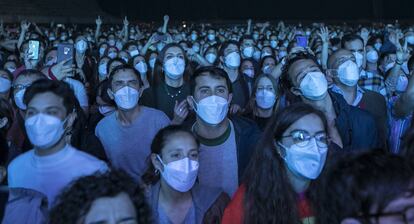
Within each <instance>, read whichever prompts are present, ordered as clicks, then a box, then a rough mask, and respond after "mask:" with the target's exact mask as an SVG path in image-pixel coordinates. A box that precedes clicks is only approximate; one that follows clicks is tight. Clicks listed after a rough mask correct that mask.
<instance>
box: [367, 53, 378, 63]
mask: <svg viewBox="0 0 414 224" xmlns="http://www.w3.org/2000/svg"><path fill="white" fill-rule="evenodd" d="M367 61H368V62H369V63H377V61H378V53H377V51H374V50H372V51H368V53H367Z"/></svg>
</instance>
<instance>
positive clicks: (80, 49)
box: [75, 40, 88, 53]
mask: <svg viewBox="0 0 414 224" xmlns="http://www.w3.org/2000/svg"><path fill="white" fill-rule="evenodd" d="M87 47H88V44H87V43H86V41H84V40H80V41H78V42H77V43H76V46H75V48H76V50H77V51H78V52H80V53H84V52H85V51H86V48H87Z"/></svg>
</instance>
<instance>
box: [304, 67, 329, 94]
mask: <svg viewBox="0 0 414 224" xmlns="http://www.w3.org/2000/svg"><path fill="white" fill-rule="evenodd" d="M300 90H301V92H302V95H303V96H304V97H305V98H306V99H308V100H314V101H316V100H321V99H323V98H324V97H325V94H326V92H327V91H328V81H326V78H325V75H324V74H323V73H322V72H309V73H308V74H306V76H305V78H303V80H302V82H301V83H300Z"/></svg>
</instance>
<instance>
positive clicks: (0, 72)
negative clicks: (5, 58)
mask: <svg viewBox="0 0 414 224" xmlns="http://www.w3.org/2000/svg"><path fill="white" fill-rule="evenodd" d="M12 82H13V74H12V73H11V72H10V71H8V70H4V69H0V98H2V99H5V100H9V99H10V95H11V94H10V93H11V89H12V88H11V87H12Z"/></svg>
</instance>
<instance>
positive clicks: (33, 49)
mask: <svg viewBox="0 0 414 224" xmlns="http://www.w3.org/2000/svg"><path fill="white" fill-rule="evenodd" d="M27 54H28V58H29V59H33V60H38V59H39V41H37V40H30V41H29V50H28V52H27Z"/></svg>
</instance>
